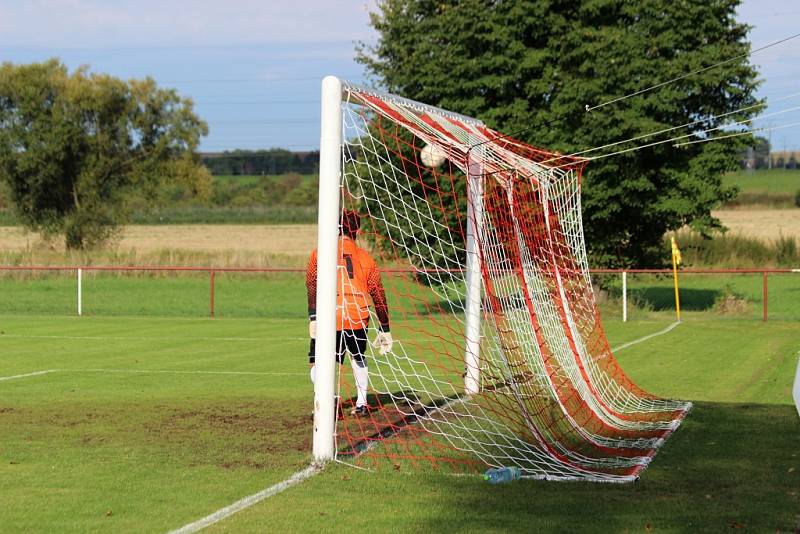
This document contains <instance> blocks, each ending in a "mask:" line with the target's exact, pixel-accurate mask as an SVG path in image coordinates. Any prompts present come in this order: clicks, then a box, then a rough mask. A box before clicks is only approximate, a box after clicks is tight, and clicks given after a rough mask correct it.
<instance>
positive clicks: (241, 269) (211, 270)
mask: <svg viewBox="0 0 800 534" xmlns="http://www.w3.org/2000/svg"><path fill="white" fill-rule="evenodd" d="M1 271H75V272H76V273H77V284H78V315H81V305H80V302H81V274H82V273H83V272H84V271H122V272H126V271H139V272H205V273H208V276H209V316H210V317H214V301H215V294H216V290H215V281H216V274H217V273H305V269H300V268H282V267H157V266H109V265H82V266H76V265H0V272H1ZM436 271H437V272H459V271H461V270H460V269H437V270H436ZM382 272H384V273H387V274H411V273H415V272H420V270H417V269H409V268H406V269H383V270H382ZM589 272H590V274H619V275H622V276H625V275H626V274H664V275H667V274H671V273H672V270H671V269H589ZM787 273H800V269H681V270H680V271H679V274H681V275H684V274H712V275H713V274H715V275H722V274H761V275H762V286H763V295H764V297H763V320H764V321H766V320H767V319H768V310H769V304H768V295H769V292H768V277H769V275H770V274H787Z"/></svg>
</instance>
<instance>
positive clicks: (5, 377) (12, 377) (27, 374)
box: [0, 369, 58, 382]
mask: <svg viewBox="0 0 800 534" xmlns="http://www.w3.org/2000/svg"><path fill="white" fill-rule="evenodd" d="M56 371H58V369H46V370H44V371H36V372H33V373H25V374H21V375H12V376H0V382H2V381H4V380H15V379H17V378H25V377H28V376H39V375H46V374H47V373H55V372H56Z"/></svg>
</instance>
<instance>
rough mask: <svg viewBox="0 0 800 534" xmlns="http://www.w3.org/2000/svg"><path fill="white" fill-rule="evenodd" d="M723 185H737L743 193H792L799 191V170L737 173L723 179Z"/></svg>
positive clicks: (763, 170)
mask: <svg viewBox="0 0 800 534" xmlns="http://www.w3.org/2000/svg"><path fill="white" fill-rule="evenodd" d="M723 183H724V184H725V185H737V186H739V189H740V190H741V191H742V192H743V193H754V192H759V193H761V192H763V193H792V194H794V193H795V192H797V191H798V190H800V169H772V170H765V169H761V170H757V171H754V172H752V173H748V172H746V171H739V172H736V173H731V174H727V175H725V176H724V177H723Z"/></svg>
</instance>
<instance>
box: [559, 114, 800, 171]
mask: <svg viewBox="0 0 800 534" xmlns="http://www.w3.org/2000/svg"><path fill="white" fill-rule="evenodd" d="M797 110H800V106H795V107H793V108H789V109H784V110H781V111H777V112H775V113H769V114H767V115H761V116H757V117H753V118H752V119H747V120H743V121H737V122H733V123H730V124H723V125H722V126H717V127H715V128H709V129H707V130H703V131H700V132H692V133H688V134H685V135H679V136H677V137H673V138H671V139H664V140H662V141H654V142H652V143H647V144H644V145H639V146H635V147H632V148H626V149H624V150H618V151H616V152H611V153H610V154H602V155H600V156H594V157H591V158H585V159H586V160H588V161H595V160H598V159H605V158H610V157H611V156H619V155H620V154H627V153H628V152H635V151H637V150H642V149H644V148H650V147H654V146H658V145H663V144H666V143H672V142H674V141H678V140H680V139H686V138H687V137H692V136H695V135H700V134H704V133H709V132H714V131H718V130H722V129H723V128H727V127H729V126H736V125H741V124H747V123H749V122H753V121H755V120H760V119H766V118H768V117H774V116H776V115H782V114H784V113H789V112H792V111H797ZM752 131H753V130H750V131H747V132H744V133H743V134H742V135H744V134H746V133H751V132H752ZM757 131H760V130H757ZM684 144H691V143H684ZM558 167H563V165H559V166H558Z"/></svg>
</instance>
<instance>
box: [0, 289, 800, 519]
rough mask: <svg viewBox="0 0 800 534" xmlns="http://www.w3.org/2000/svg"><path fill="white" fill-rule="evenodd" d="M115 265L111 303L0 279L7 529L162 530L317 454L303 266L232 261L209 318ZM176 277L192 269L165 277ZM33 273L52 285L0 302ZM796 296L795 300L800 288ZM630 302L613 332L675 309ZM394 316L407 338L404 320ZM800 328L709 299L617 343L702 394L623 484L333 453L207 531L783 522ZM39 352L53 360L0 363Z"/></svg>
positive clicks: (790, 479)
mask: <svg viewBox="0 0 800 534" xmlns="http://www.w3.org/2000/svg"><path fill="white" fill-rule="evenodd" d="M281 276H287V275H281ZM114 280H116V279H114V278H104V277H100V278H98V279H97V280H96V281H95V283H101V285H102V284H105V289H103V291H105V292H98V291H100V290H101V289H102V288H101V287H100V286H97V287H96V288H95V291H96V292H95V293H94V295H95V302H94V304H91V305H92V306H98V303H99V302H101V301H103V302H106V304H104V305H103V307H95V308H94V310H93V311H92V308H91V307H89V308H87V310H88V311H89V313H90V316H87V317H81V318H76V317H68V316H66V315H67V314H68V313H70V311H69V310H67V311H64V312H63V313H62V312H60V311H53V310H52V309H51V310H49V311H48V309H47V302H50V303H51V305H55V303H56V302H57V301H54V300H50V301H48V299H50V298H52V295H57V294H60V293H61V292H62V290H61V289H59V288H58V287H53V286H47V284H50V283H51V282H52V281H53V280H51V279H48V278H44V279H40V280H34V281H32V282H22V281H20V280H17V279H14V278H6V279H4V280H2V281H0V287H2V288H3V289H4V292H5V294H6V295H8V296H9V298H8V299H4V300H5V302H4V305H3V309H0V313H2V315H0V429H2V432H0V503H1V504H2V505H0V531H10V532H16V531H25V532H50V531H59V532H87V531H100V530H102V531H114V532H130V531H146V532H152V531H162V532H165V531H167V530H170V529H173V528H178V527H180V526H182V525H184V524H187V523H189V522H192V521H194V520H197V519H199V518H201V517H203V516H205V515H207V514H210V513H212V512H214V511H216V510H218V509H219V508H221V507H223V506H226V505H228V504H230V503H232V502H234V501H236V500H238V499H240V498H242V497H244V496H246V495H250V494H253V493H255V492H257V491H259V490H261V489H263V488H265V487H267V486H270V485H272V484H274V483H277V482H279V481H281V480H284V479H286V478H287V477H288V476H290V475H291V474H292V473H294V472H296V471H298V470H300V469H302V468H304V466H306V465H307V464H308V462H309V461H310V455H309V449H310V437H311V428H310V422H309V420H308V414H309V411H310V398H311V395H312V392H311V384H310V383H309V381H308V375H307V364H306V359H305V353H306V351H307V340H306V339H305V334H306V324H305V320H304V318H303V317H304V309H303V308H304V306H303V302H302V289H303V288H302V281H299V282H296V281H295V282H293V281H291V280H289V279H281V278H275V279H271V281H274V282H275V285H269V287H268V288H266V289H265V288H263V287H262V289H261V290H260V292H257V291H256V287H257V285H258V284H261V285H262V286H264V285H265V284H264V281H263V280H261V281H259V282H258V284H257V283H256V282H254V281H253V280H248V279H246V278H242V279H240V278H231V279H230V280H228V282H229V284H231V285H230V289H231V291H232V292H231V293H230V294H229V300H228V306H229V312H228V313H227V315H226V314H224V313H223V314H222V318H218V319H214V320H211V319H203V318H201V314H202V313H204V312H205V306H203V302H202V300H203V299H198V302H196V303H195V302H193V301H186V302H173V301H171V300H170V299H169V298H168V295H170V294H172V291H173V290H174V291H175V292H176V294H181V293H186V292H189V293H191V292H192V288H194V287H195V286H192V284H195V283H196V284H198V285H197V286H196V288H197V289H201V288H203V286H202V284H203V283H205V282H206V281H205V280H203V279H200V278H198V279H195V278H193V277H187V278H185V279H173V278H169V277H167V278H159V277H156V278H150V277H134V278H130V279H128V280H124V279H123V280H117V281H116V282H114ZM176 280H184V282H183V283H185V284H189V285H188V286H180V287H176V286H169V285H167V286H164V285H159V284H163V283H167V284H169V283H173V282H175V281H176ZM234 282H236V283H239V282H241V284H242V285H241V286H239V288H238V289H236V290H235V291H234V290H233V289H232V288H233V287H234V286H235V285H236V284H235V283H234ZM31 283H32V284H33V285H30V284H31ZM48 287H50V289H48ZM639 287H656V289H657V287H658V286H657V285H655V286H654V285H653V283H652V282H648V283H647V284H646V285H640V286H639ZM15 288H16V289H15ZM790 290H791V288H790V287H783V288H778V287H776V288H775V291H776V292H777V293H778V296H782V295H785V294H787V293H788V294H789V295H791V293H790V292H789V291H790ZM24 292H27V293H29V294H31V295H34V296H36V298H35V299H34V298H31V297H29V302H38V303H39V304H37V306H41V303H45V304H44V305H43V306H42V307H35V306H34V307H28V308H25V307H22V306H21V305H20V307H18V308H12V309H9V308H7V306H8V302H9V301H11V300H18V299H22V296H23V293H24ZM64 294H65V295H67V294H68V295H70V297H67V298H74V295H73V294H72V292H71V291H70V292H69V293H64ZM202 295H203V296H204V297H205V296H207V295H206V293H205V291H203V292H202ZM298 295H299V296H300V298H298ZM99 296H102V298H97V297H99ZM266 298H270V299H277V300H273V301H271V305H266V306H265V305H264V299H266ZM650 298H651V300H652V301H653V302H656V303H657V302H659V300H658V299H659V298H660V297H659V296H658V295H656V296H652V295H651V297H650ZM704 298H705V297H704ZM240 299H243V300H244V304H242V305H241V306H239V305H238V304H237V305H236V306H233V302H235V301H239V300H240ZM224 300H225V299H224V298H223V302H224ZM298 300H299V301H298ZM691 300H692V299H691V298H689V301H691ZM700 301H701V302H703V299H702V298H701V299H700ZM170 302H172V303H170ZM248 302H250V303H251V304H247V303H248ZM787 302H788V301H787ZM792 302H793V303H794V304H786V306H787V309H788V310H793V309H794V307H796V306H800V305H799V304H796V303H797V302H798V300H794V301H792ZM141 303H145V304H146V305H145V306H144V307H141ZM66 304H68V302H67V300H65V301H64V305H66ZM221 305H222V304H221ZM31 306H33V304H31ZM87 306H90V304H89V302H87ZM195 306H200V308H201V310H200V311H199V312H198V313H197V314H196V315H195V316H194V317H191V315H194V313H187V310H193V309H194V308H195ZM259 306H261V307H259ZM653 309H656V310H657V309H658V307H657V306H653ZM792 313H794V312H792ZM137 314H140V315H141V316H139V317H137V316H133V315H137ZM187 315H188V316H187ZM248 316H249V317H248ZM636 317H637V320H636V321H633V322H629V323H625V324H623V323H621V322H619V321H618V320H616V319H614V316H609V317H607V319H606V321H605V323H606V327H607V330H608V333H609V336H610V338H611V341H612V344H613V345H619V344H621V343H625V342H628V341H631V340H635V339H639V338H641V337H643V336H645V335H648V334H651V333H654V332H657V331H659V330H661V329H663V328H664V327H665V326H667V325H668V324H669V323H670V322H671V321H672V316H671V313H670V312H669V311H660V312H659V311H646V310H641V311H639V312H638V315H637V316H636ZM748 317H749V316H748ZM393 331H396V336H397V337H398V339H402V337H403V332H404V327H403V325H396V326H395V327H394V328H393ZM797 332H798V327H797V322H796V321H790V320H774V321H770V322H768V323H762V322H760V321H757V320H753V319H750V318H747V319H743V318H731V319H729V320H724V321H721V320H719V318H718V316H717V315H715V314H713V313H712V312H711V311H709V310H708V309H704V308H703V307H702V304H700V305H698V309H696V310H693V311H692V310H690V311H688V312H687V314H686V316H685V322H684V323H683V324H681V325H680V326H679V327H678V328H676V329H674V330H672V331H671V332H670V333H669V334H665V335H662V336H659V337H655V338H652V339H650V340H648V341H645V342H642V343H639V344H636V345H633V346H630V347H628V348H626V349H624V350H621V351H620V352H618V357H619V359H620V361H621V363H622V365H623V366H624V368H625V369H626V370H627V371H628V372H629V373H630V374H631V376H632V377H633V378H634V380H636V381H637V382H638V383H639V384H640V385H642V386H643V387H645V388H646V389H649V390H651V391H653V392H654V393H656V394H660V395H665V396H671V397H676V398H683V399H690V400H693V401H695V403H696V407H695V409H694V410H693V411H692V412H691V413H690V415H689V417H688V419H687V420H686V421H685V423H684V425H683V426H682V427H681V428H680V430H679V431H678V432H677V433H676V434H675V435H674V436H673V437H672V438H670V440H669V441H668V442H667V444H666V446H665V447H664V448H663V449H662V451H661V452H660V453H659V454H658V456H657V457H656V459H655V461H654V462H653V464H652V465H651V467H649V468H648V469H647V470H646V471H645V472H644V474H643V476H642V478H641V479H640V480H639V481H638V482H636V483H634V484H629V485H619V486H618V485H610V486H609V485H597V484H590V483H552V482H533V481H521V482H518V483H515V484H512V485H509V486H502V487H497V486H490V485H487V484H485V483H483V482H482V481H481V480H480V479H478V478H474V477H452V476H443V475H436V474H433V473H429V472H413V473H406V472H402V471H400V472H397V471H393V470H388V471H378V472H375V473H369V472H363V471H359V470H354V469H352V468H349V467H345V466H340V465H332V466H329V467H328V468H326V469H325V470H324V471H323V472H322V473H321V474H319V475H317V476H315V477H313V478H311V479H309V480H308V481H306V482H304V483H302V484H300V485H299V486H296V487H294V488H291V489H289V490H287V491H286V492H284V493H282V494H279V495H277V496H275V497H272V498H270V499H268V500H266V501H264V502H262V503H260V504H258V505H255V506H253V507H252V508H249V509H247V510H245V511H243V512H241V513H239V514H237V515H234V516H232V517H231V518H229V519H227V520H225V521H223V522H221V523H219V524H217V525H214V526H213V527H211V528H210V529H209V532H265V531H269V532H280V531H292V532H295V531H301V532H315V531H327V530H331V529H332V528H334V525H335V528H336V529H337V530H341V529H342V528H345V529H348V530H349V529H353V530H355V529H357V530H363V531H405V532H411V531H450V532H466V531H490V532H492V531H494V532H503V531H511V530H513V531H540V530H551V531H564V532H566V531H569V532H573V531H582V532H586V531H589V532H608V531H642V530H644V531H651V530H654V531H664V532H704V531H712V532H715V531H720V530H729V529H739V528H744V529H747V530H748V531H756V532H761V531H770V532H775V531H778V530H779V531H782V532H790V531H791V530H792V529H793V528H794V527H795V521H796V518H795V516H796V514H800V494H799V493H798V490H800V420H798V417H797V412H796V411H795V409H794V407H793V406H792V405H791V402H792V401H791V393H790V388H791V380H792V377H793V371H794V366H795V365H796V358H797V354H798V350H800V337H798V334H797ZM40 371H50V372H47V373H44V374H36V375H31V376H19V377H17V378H12V379H8V377H16V376H18V375H27V374H29V373H36V372H40ZM3 378H5V379H3Z"/></svg>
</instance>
